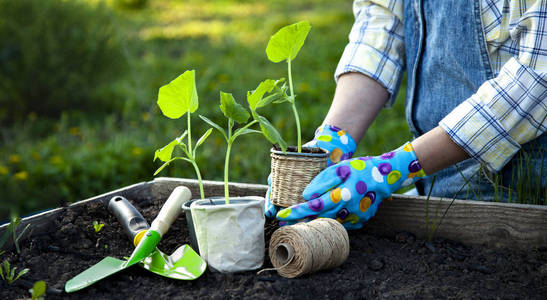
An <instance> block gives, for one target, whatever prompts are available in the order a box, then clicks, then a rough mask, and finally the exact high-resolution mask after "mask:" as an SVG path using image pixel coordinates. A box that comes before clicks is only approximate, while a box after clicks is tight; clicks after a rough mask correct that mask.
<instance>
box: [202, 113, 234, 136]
mask: <svg viewBox="0 0 547 300" xmlns="http://www.w3.org/2000/svg"><path fill="white" fill-rule="evenodd" d="M199 117H200V118H201V119H202V120H203V121H205V122H206V123H207V124H209V125H211V126H213V127H214V128H215V129H216V130H218V131H219V132H220V133H221V134H222V136H223V137H224V139H225V140H228V137H227V136H226V132H225V131H224V129H222V127H220V125H218V124H217V123H215V122H213V121H211V120H210V119H208V118H207V117H205V116H202V115H199Z"/></svg>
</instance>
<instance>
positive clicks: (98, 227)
mask: <svg viewBox="0 0 547 300" xmlns="http://www.w3.org/2000/svg"><path fill="white" fill-rule="evenodd" d="M103 227H104V223H99V222H97V221H93V229H95V233H99V231H101V229H103Z"/></svg>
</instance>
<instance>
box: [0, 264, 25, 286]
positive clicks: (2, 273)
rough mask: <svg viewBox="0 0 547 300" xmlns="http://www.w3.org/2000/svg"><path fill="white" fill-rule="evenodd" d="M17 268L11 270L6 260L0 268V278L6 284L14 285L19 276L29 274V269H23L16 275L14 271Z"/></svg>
mask: <svg viewBox="0 0 547 300" xmlns="http://www.w3.org/2000/svg"><path fill="white" fill-rule="evenodd" d="M16 269H17V267H13V268H11V265H10V263H9V261H8V260H7V259H5V260H4V263H3V264H2V266H0V277H2V280H4V281H5V282H7V283H8V284H12V283H14V282H15V281H16V280H17V279H19V278H20V277H21V276H23V275H25V274H27V273H28V272H29V269H23V270H21V271H19V273H18V274H17V275H16V274H15V270H16Z"/></svg>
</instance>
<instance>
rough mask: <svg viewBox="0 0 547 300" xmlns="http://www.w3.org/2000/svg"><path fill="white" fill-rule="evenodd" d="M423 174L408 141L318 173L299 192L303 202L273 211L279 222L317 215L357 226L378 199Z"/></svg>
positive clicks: (289, 221) (365, 217)
mask: <svg viewBox="0 0 547 300" xmlns="http://www.w3.org/2000/svg"><path fill="white" fill-rule="evenodd" d="M424 176H425V173H424V171H423V169H422V167H421V166H420V163H419V162H418V159H417V158H416V153H414V150H413V149H412V146H411V145H410V143H406V144H405V145H403V146H401V147H400V148H398V149H397V150H395V151H392V152H388V153H384V154H382V155H380V156H375V157H369V156H367V157H359V158H355V159H351V160H346V161H343V162H341V163H339V164H336V165H332V166H330V167H328V168H326V169H325V170H323V171H322V172H321V173H319V174H318V175H317V176H316V177H315V178H314V179H313V180H312V181H311V183H310V184H309V185H308V186H307V187H306V189H305V190H304V192H303V193H302V195H303V197H304V199H306V200H307V202H305V203H300V204H297V205H293V206H291V207H288V208H285V209H283V210H280V211H279V212H278V213H277V219H279V220H280V221H281V222H280V225H285V224H293V223H295V222H297V221H299V220H310V219H314V218H317V217H324V218H333V219H336V220H338V221H339V222H340V223H342V224H343V225H344V227H346V228H347V229H357V228H361V227H362V226H363V223H364V222H366V221H367V220H368V219H370V218H371V217H372V216H374V214H376V211H377V210H378V206H379V205H380V203H382V200H384V199H385V198H388V197H390V196H391V194H392V193H393V192H394V191H396V190H398V189H399V188H401V187H404V186H408V185H411V184H413V183H414V182H416V181H417V180H418V179H420V178H422V177H424Z"/></svg>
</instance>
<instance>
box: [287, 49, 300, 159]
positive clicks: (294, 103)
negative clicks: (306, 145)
mask: <svg viewBox="0 0 547 300" xmlns="http://www.w3.org/2000/svg"><path fill="white" fill-rule="evenodd" d="M287 68H288V73H289V89H290V92H291V105H292V111H293V113H294V119H295V120H296V135H297V138H298V143H297V146H298V153H300V152H302V137H301V134H300V118H299V117H298V111H297V110H296V101H295V98H294V89H293V84H292V72H291V59H290V58H289V59H287Z"/></svg>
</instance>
